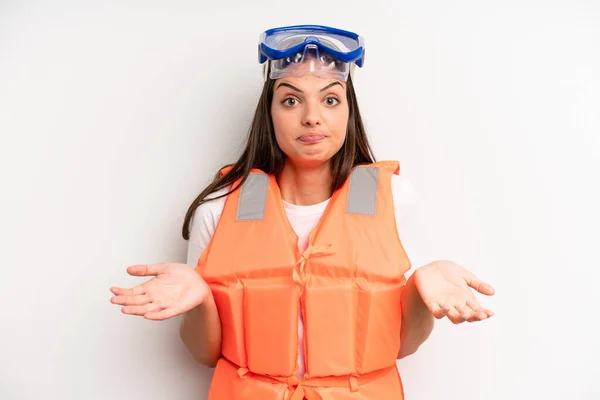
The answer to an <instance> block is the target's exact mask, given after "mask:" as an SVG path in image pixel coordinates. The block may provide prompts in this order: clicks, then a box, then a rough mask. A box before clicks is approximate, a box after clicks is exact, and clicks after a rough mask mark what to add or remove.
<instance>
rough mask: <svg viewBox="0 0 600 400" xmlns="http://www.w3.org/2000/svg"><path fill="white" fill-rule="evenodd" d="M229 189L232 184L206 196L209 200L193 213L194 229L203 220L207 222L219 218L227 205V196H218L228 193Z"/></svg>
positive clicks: (192, 222)
mask: <svg viewBox="0 0 600 400" xmlns="http://www.w3.org/2000/svg"><path fill="white" fill-rule="evenodd" d="M229 189H230V186H226V187H224V188H222V189H219V190H217V191H215V192H213V193H211V194H209V195H208V196H206V200H208V201H205V202H204V203H202V204H200V205H199V206H198V207H196V209H195V210H194V212H193V213H192V219H191V224H192V229H194V227H196V226H199V225H200V224H201V223H203V222H204V223H206V222H208V221H216V220H218V218H219V217H220V216H221V213H222V212H223V207H225V200H226V199H227V196H223V197H220V198H218V199H217V198H216V197H219V196H222V195H224V194H226V193H227V192H229Z"/></svg>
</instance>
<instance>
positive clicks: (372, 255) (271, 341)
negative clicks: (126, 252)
mask: <svg viewBox="0 0 600 400" xmlns="http://www.w3.org/2000/svg"><path fill="white" fill-rule="evenodd" d="M259 60H260V62H261V63H263V64H264V76H265V85H264V88H263V91H262V94H261V97H260V99H259V102H258V106H257V109H256V113H255V116H254V121H253V122H252V126H251V130H250V134H249V136H248V139H247V143H246V148H245V150H244V152H243V154H242V155H241V157H240V159H239V160H237V162H235V163H234V164H232V165H228V166H226V167H224V168H223V169H222V170H221V171H219V173H218V174H217V176H216V177H215V179H214V181H213V182H212V183H211V184H210V185H209V186H208V187H207V188H206V189H205V190H204V191H203V192H202V193H201V194H200V195H199V196H198V198H197V199H196V200H195V201H194V202H193V203H192V205H191V206H190V208H189V210H188V212H187V215H186V218H185V222H184V227H183V236H184V238H185V239H189V238H190V237H192V238H193V239H194V240H193V243H190V248H189V251H188V256H189V257H188V264H191V265H186V264H177V263H163V264H154V265H135V266H131V267H129V268H128V269H127V272H128V273H129V274H131V275H134V276H143V277H152V278H151V279H149V280H148V281H146V282H145V283H143V284H141V285H139V286H136V287H134V288H128V289H126V288H117V287H113V288H111V291H112V292H113V294H114V296H113V297H112V299H111V301H112V302H113V303H114V304H119V305H122V306H123V307H122V312H124V313H126V314H131V315H139V316H143V317H144V318H147V319H152V320H163V319H167V318H172V317H174V316H177V315H183V319H182V323H181V329H180V334H181V337H182V340H183V342H184V343H185V345H186V346H187V348H188V349H189V351H190V352H191V353H192V354H193V356H194V358H195V359H196V360H197V361H198V362H200V363H202V364H204V365H207V366H210V367H215V368H216V369H215V373H214V376H213V381H212V384H211V388H210V391H209V399H211V400H212V399H216V400H229V399H261V400H263V399H267V400H268V399H293V400H301V399H308V400H316V399H357V400H358V399H377V400H381V399H402V398H403V390H402V382H401V379H400V376H399V374H398V370H397V368H396V359H398V358H402V357H405V356H407V355H409V354H412V353H414V352H415V351H416V350H417V348H418V347H419V346H420V345H421V344H422V343H423V342H424V341H425V340H426V339H427V337H428V336H429V334H430V333H431V330H432V329H433V324H434V318H438V319H439V318H444V317H447V318H449V319H450V320H451V321H452V322H453V323H456V324H458V323H461V322H464V321H469V322H475V321H481V320H484V319H486V318H489V317H491V316H492V315H493V312H492V311H490V310H487V309H484V308H483V307H482V306H481V305H480V304H479V302H478V301H477V299H476V298H475V295H474V292H475V291H476V292H479V293H482V294H484V295H492V294H494V289H493V288H492V287H491V286H490V285H489V284H487V283H484V282H482V281H481V280H479V279H478V278H477V277H476V276H474V275H473V274H472V273H471V272H469V271H468V270H466V269H465V268H463V267H462V266H460V265H457V264H456V263H454V262H451V261H446V260H443V261H434V262H431V263H429V264H427V265H424V266H421V267H420V268H418V269H416V270H415V272H414V273H413V274H412V275H411V276H410V278H409V279H406V273H407V272H408V271H409V269H410V261H409V259H408V257H407V255H406V253H405V251H404V248H403V246H402V242H401V234H400V233H399V232H402V229H401V227H400V226H399V225H400V223H399V221H398V220H397V217H398V210H399V207H401V204H402V196H403V195H404V194H405V192H406V191H405V190H404V189H403V187H406V186H403V185H402V183H401V181H400V180H399V176H398V174H399V164H398V162H396V161H382V162H375V160H374V157H373V155H372V152H371V149H370V146H369V143H368V140H367V136H366V134H365V130H364V127H363V124H362V120H361V117H360V112H359V110H358V105H357V101H356V95H355V92H354V88H353V86H352V79H351V76H352V74H353V69H354V67H355V66H356V65H357V66H359V67H362V64H363V60H364V43H363V39H362V37H360V36H358V35H356V34H354V33H352V32H347V31H342V30H339V29H334V28H329V27H323V26H313V25H311V26H306V25H303V26H293V27H283V28H276V29H271V30H268V31H266V32H265V33H263V34H262V35H261V39H260V44H259ZM190 267H193V268H190Z"/></svg>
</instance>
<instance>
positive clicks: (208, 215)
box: [187, 175, 417, 378]
mask: <svg viewBox="0 0 600 400" xmlns="http://www.w3.org/2000/svg"><path fill="white" fill-rule="evenodd" d="M228 191H229V187H226V188H223V189H221V190H220V191H217V192H215V193H213V194H211V195H210V196H209V197H210V198H213V197H217V196H220V195H222V194H225V193H227V192H228ZM392 195H393V199H394V210H395V217H396V225H397V227H398V235H399V236H400V240H401V241H402V245H403V247H404V249H405V251H406V253H407V254H408V256H409V257H411V255H412V254H413V252H412V249H413V248H414V245H413V243H414V237H415V235H414V231H415V230H414V224H415V223H416V219H417V218H416V211H417V195H416V192H415V190H414V188H413V186H412V185H411V183H410V182H409V181H408V179H406V178H404V177H402V176H400V175H392ZM328 202H329V200H325V201H324V202H322V203H318V204H314V205H310V206H297V205H294V204H290V203H288V202H286V201H283V207H284V209H285V212H286V214H287V217H288V220H289V221H290V225H291V226H292V228H293V229H294V231H295V232H296V235H298V247H299V248H300V250H301V251H303V250H305V249H306V248H307V247H308V236H309V234H310V232H311V231H312V230H313V228H314V227H315V226H316V225H317V223H318V222H319V219H320V218H321V215H323V212H324V211H325V208H326V207H327V203H328ZM224 206H225V197H223V198H220V199H216V200H211V201H209V202H207V203H204V204H202V205H200V207H198V208H197V209H196V210H195V212H194V214H193V216H192V221H191V226H190V239H189V243H188V253H187V264H188V265H190V266H192V267H195V266H196V265H197V263H198V259H199V258H200V255H201V254H202V252H203V251H204V249H205V248H206V246H208V244H209V242H210V240H211V239H212V236H213V234H214V232H215V229H216V227H217V223H218V222H219V218H220V217H221V213H222V212H223V207H224ZM411 258H412V257H411ZM303 337H304V326H303V323H302V318H301V316H298V345H299V348H298V349H299V351H298V374H297V375H298V376H299V377H300V378H301V377H302V376H303V375H304V370H305V366H304V340H303Z"/></svg>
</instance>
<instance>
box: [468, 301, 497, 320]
mask: <svg viewBox="0 0 600 400" xmlns="http://www.w3.org/2000/svg"><path fill="white" fill-rule="evenodd" d="M467 305H468V306H469V307H471V308H472V309H473V311H474V313H475V314H477V316H478V317H479V318H478V320H480V321H481V320H484V319H487V318H489V317H492V316H493V315H494V312H493V311H492V310H488V309H484V308H483V307H482V306H481V304H479V302H478V301H477V299H476V298H475V296H473V298H472V299H469V300H467Z"/></svg>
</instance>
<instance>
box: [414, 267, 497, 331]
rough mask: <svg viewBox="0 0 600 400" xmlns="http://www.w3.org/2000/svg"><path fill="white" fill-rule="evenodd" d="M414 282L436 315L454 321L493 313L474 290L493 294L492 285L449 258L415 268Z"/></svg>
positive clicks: (481, 317)
mask: <svg viewBox="0 0 600 400" xmlns="http://www.w3.org/2000/svg"><path fill="white" fill-rule="evenodd" d="M415 285H416V287H417V290H418V291H419V294H420V295H421V299H423V302H424V303H425V305H426V306H427V308H428V309H429V310H430V311H431V313H432V314H433V316H434V317H435V318H438V319H440V318H443V317H445V316H447V317H448V318H449V319H450V320H451V321H452V322H453V323H455V324H459V323H461V322H464V321H468V322H475V321H481V320H484V319H486V318H489V317H491V316H493V315H494V313H493V311H491V310H488V309H484V308H483V307H482V306H481V305H480V304H479V302H478V301H477V299H476V298H475V294H474V293H473V290H475V291H477V292H479V293H481V294H484V295H487V296H492V295H493V294H494V292H495V291H494V288H493V287H492V286H491V285H489V284H488V283H485V282H482V281H481V280H480V279H479V278H477V277H476V276H475V275H474V274H473V273H471V272H470V271H468V270H466V269H465V268H463V267H461V266H460V265H458V264H455V263H453V262H451V261H437V262H434V263H431V264H428V265H426V266H423V267H421V268H419V269H418V270H416V271H415Z"/></svg>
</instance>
